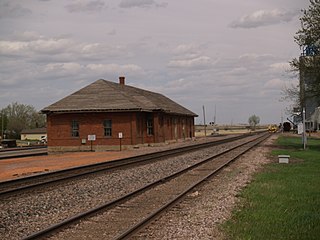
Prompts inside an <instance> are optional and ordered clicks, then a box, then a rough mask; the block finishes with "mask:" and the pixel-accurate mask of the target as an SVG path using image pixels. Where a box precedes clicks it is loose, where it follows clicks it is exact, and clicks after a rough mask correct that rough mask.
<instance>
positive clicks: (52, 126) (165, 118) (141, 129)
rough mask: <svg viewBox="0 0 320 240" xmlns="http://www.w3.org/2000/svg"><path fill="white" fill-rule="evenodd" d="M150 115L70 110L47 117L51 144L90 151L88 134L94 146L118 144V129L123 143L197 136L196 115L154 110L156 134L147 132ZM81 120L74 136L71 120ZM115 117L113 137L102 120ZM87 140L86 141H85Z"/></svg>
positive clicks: (153, 141)
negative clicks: (106, 134)
mask: <svg viewBox="0 0 320 240" xmlns="http://www.w3.org/2000/svg"><path fill="white" fill-rule="evenodd" d="M147 114H150V113H144V112H123V113H77V114H76V113H72V114H71V113H68V114H49V115H48V116H47V132H48V146H49V148H50V147H60V146H63V147H68V146H70V147H72V146H75V147H76V146H77V147H79V149H77V150H81V149H82V150H84V149H86V150H89V149H90V147H91V146H90V145H91V142H90V141H88V135H96V141H94V142H92V144H93V146H94V148H95V146H119V144H120V140H119V138H118V134H119V132H122V133H123V138H122V140H121V143H122V145H136V144H145V143H159V142H165V141H169V140H177V139H183V138H190V137H194V118H193V117H185V116H175V115H167V114H164V113H151V114H152V115H153V126H154V129H153V130H154V131H153V132H154V134H153V135H150V136H149V135H148V134H147V124H146V122H147ZM72 120H76V121H78V122H79V137H72V136H71V122H72ZM104 120H112V136H111V137H108V136H104V128H103V121H104ZM83 139H85V143H83V142H82V140H83Z"/></svg>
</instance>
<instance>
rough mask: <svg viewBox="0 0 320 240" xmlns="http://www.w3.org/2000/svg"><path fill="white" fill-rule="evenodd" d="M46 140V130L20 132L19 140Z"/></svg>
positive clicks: (35, 129)
mask: <svg viewBox="0 0 320 240" xmlns="http://www.w3.org/2000/svg"><path fill="white" fill-rule="evenodd" d="M46 138H47V129H46V128H34V129H24V130H22V131H21V140H39V141H41V140H43V139H46Z"/></svg>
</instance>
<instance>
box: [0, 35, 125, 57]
mask: <svg viewBox="0 0 320 240" xmlns="http://www.w3.org/2000/svg"><path fill="white" fill-rule="evenodd" d="M14 36H16V39H17V40H14V41H8V40H3V41H1V40H0V55H2V56H3V57H17V56H19V57H22V58H29V59H32V61H33V62H39V61H40V62H42V63H43V62H50V61H54V62H57V61H58V62H61V61H73V60H74V59H75V58H77V59H79V60H90V61H93V60H105V59H106V58H110V57H112V58H120V57H122V58H123V57H127V56H128V54H130V51H128V49H126V47H125V46H121V45H110V44H108V43H85V42H76V41H75V40H73V39H69V38H64V37H61V38H59V37H57V38H47V37H44V36H41V35H39V34H37V33H36V32H24V33H20V34H18V33H16V34H14Z"/></svg>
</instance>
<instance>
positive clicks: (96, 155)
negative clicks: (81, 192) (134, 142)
mask: <svg viewBox="0 0 320 240" xmlns="http://www.w3.org/2000/svg"><path fill="white" fill-rule="evenodd" d="M138 154H139V151H137V150H126V151H121V152H120V151H110V152H74V153H61V154H52V155H46V156H33V157H23V158H11V159H5V160H1V161H0V182H2V181H6V180H10V179H14V178H18V177H23V176H27V175H32V174H37V173H41V172H47V171H54V170H60V169H65V168H71V167H74V166H80V165H87V164H92V163H98V162H104V161H110V160H116V159H121V158H126V157H130V156H134V155H138Z"/></svg>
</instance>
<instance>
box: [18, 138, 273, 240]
mask: <svg viewBox="0 0 320 240" xmlns="http://www.w3.org/2000/svg"><path fill="white" fill-rule="evenodd" d="M266 136H267V137H269V136H270V135H269V134H264V135H263V136H262V137H261V136H260V137H259V138H258V139H261V138H263V139H262V140H261V141H263V140H265V138H266ZM256 140H257V139H254V140H251V141H248V142H245V143H242V144H239V145H237V146H233V147H232V148H230V149H227V150H224V151H223V152H221V153H217V154H214V155H212V156H210V157H208V158H206V159H204V160H202V161H201V162H198V163H196V164H194V165H191V166H189V167H187V168H185V169H183V170H181V171H178V172H176V173H174V174H172V175H170V176H166V177H164V178H162V179H159V180H157V181H155V182H152V183H149V184H147V185H145V186H144V187H141V188H139V189H137V190H135V191H133V192H130V193H128V194H126V195H124V196H122V197H120V198H117V199H115V200H112V201H110V202H107V203H105V204H102V205H100V206H98V207H95V208H93V209H90V210H88V211H85V212H82V213H79V214H78V215H75V216H73V217H70V218H68V219H66V220H63V221H61V222H60V223H57V224H53V225H51V226H49V227H48V228H45V229H43V230H41V231H38V232H35V233H32V234H31V235H29V236H26V237H24V238H23V240H32V239H37V238H40V237H46V236H49V235H52V234H53V233H55V232H57V231H58V230H60V229H62V228H66V227H67V226H70V225H72V224H74V223H76V222H78V221H79V220H83V219H86V218H88V217H90V216H93V215H96V214H97V213H98V212H101V211H104V210H107V209H110V208H112V207H114V206H117V205H119V204H121V203H123V202H126V201H127V200H129V199H131V198H133V197H135V196H138V195H140V194H141V193H143V192H145V191H147V190H148V189H151V188H154V187H156V186H158V185H160V184H163V183H165V182H168V181H170V180H172V179H174V178H176V177H178V176H180V175H182V174H184V173H186V172H188V171H190V170H192V169H194V168H196V167H198V166H201V165H203V164H205V163H207V162H208V161H211V160H212V159H214V158H217V157H219V156H222V155H224V154H226V153H228V152H231V151H232V150H234V149H237V148H239V147H242V146H244V145H247V144H248V143H250V142H254V141H256ZM261 141H259V143H260V142H261ZM259 143H256V144H259ZM248 150H249V149H248ZM248 150H246V151H248ZM242 154H243V153H242ZM237 157H239V156H237ZM237 157H236V158H237ZM236 158H234V159H236ZM234 159H233V160H234ZM233 160H231V161H233ZM231 161H229V162H228V164H229V163H230V162H231ZM222 167H223V166H220V167H219V169H222ZM199 184H200V183H197V184H196V185H199ZM181 197H182V196H180V198H181ZM176 201H178V200H176ZM176 201H174V202H176ZM172 204H173V202H172V203H170V204H166V206H163V207H162V208H163V210H164V209H166V208H167V207H169V206H170V205H172ZM163 210H161V211H163ZM159 211H160V210H159ZM157 212H158V211H157ZM157 214H158V213H153V214H151V215H150V216H148V217H147V218H146V219H144V220H143V221H142V222H140V223H138V224H136V225H135V226H134V227H132V228H131V229H129V230H127V231H126V232H124V233H123V234H121V235H119V236H118V237H117V238H115V239H124V238H125V237H126V236H128V235H131V234H132V233H133V232H135V231H137V229H140V228H141V227H142V226H143V225H145V224H146V223H147V222H148V221H150V220H151V219H153V218H154V217H155V216H156V215H157Z"/></svg>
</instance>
